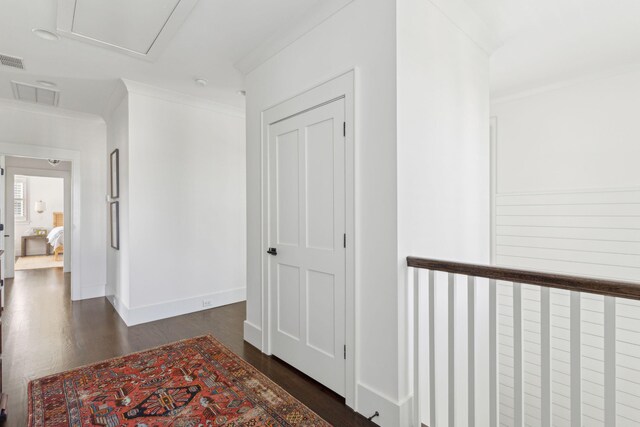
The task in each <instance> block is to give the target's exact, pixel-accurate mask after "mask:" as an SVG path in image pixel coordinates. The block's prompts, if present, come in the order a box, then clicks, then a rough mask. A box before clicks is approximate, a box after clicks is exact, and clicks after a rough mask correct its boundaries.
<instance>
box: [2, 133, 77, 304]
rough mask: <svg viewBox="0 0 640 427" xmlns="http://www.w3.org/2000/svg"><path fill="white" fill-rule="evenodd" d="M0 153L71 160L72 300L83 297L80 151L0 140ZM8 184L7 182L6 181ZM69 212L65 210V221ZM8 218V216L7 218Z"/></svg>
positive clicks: (70, 232) (70, 231)
mask: <svg viewBox="0 0 640 427" xmlns="http://www.w3.org/2000/svg"><path fill="white" fill-rule="evenodd" d="M0 154H2V155H4V156H13V157H32V158H36V159H59V160H66V161H69V162H71V180H70V182H71V188H70V190H71V191H70V196H71V210H70V212H69V213H68V215H69V220H70V224H71V228H70V230H68V232H69V234H70V236H69V238H70V239H71V240H70V241H71V247H72V249H71V266H70V269H71V301H78V300H81V299H82V288H81V285H80V275H81V271H80V231H81V230H80V213H81V209H80V208H81V202H82V200H81V194H80V188H81V182H82V180H81V176H80V152H79V151H76V150H67V149H64V148H53V147H44V146H39V145H27V144H13V143H4V142H0ZM5 184H6V182H5ZM66 217H67V213H66V212H65V221H66ZM5 220H6V218H5ZM66 238H67V230H65V240H66Z"/></svg>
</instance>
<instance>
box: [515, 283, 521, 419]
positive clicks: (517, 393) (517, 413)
mask: <svg viewBox="0 0 640 427" xmlns="http://www.w3.org/2000/svg"><path fill="white" fill-rule="evenodd" d="M513 393H514V394H513V405H514V406H513V422H514V426H515V427H522V425H523V421H524V402H523V401H524V394H523V364H522V285H521V284H520V283H514V284H513Z"/></svg>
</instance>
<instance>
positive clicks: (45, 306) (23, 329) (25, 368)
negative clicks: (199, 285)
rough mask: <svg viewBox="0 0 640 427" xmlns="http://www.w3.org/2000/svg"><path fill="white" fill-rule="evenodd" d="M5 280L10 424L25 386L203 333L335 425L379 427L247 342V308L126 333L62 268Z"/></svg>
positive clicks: (20, 419)
mask: <svg viewBox="0 0 640 427" xmlns="http://www.w3.org/2000/svg"><path fill="white" fill-rule="evenodd" d="M5 283H6V284H5V287H6V289H5V296H6V305H5V312H4V314H3V322H2V323H3V324H2V329H3V330H2V339H3V340H4V341H3V345H2V348H3V362H2V375H3V378H2V380H3V390H4V392H6V393H8V394H9V407H8V415H9V417H8V420H7V422H6V424H5V425H6V426H7V427H24V426H26V425H27V384H28V383H29V381H30V380H32V379H34V378H38V377H42V376H45V375H49V374H53V373H56V372H61V371H65V370H68V369H72V368H75V367H78V366H82V365H86V364H89V363H94V362H98V361H100V360H104V359H108V358H111V357H117V356H122V355H125V354H128V353H131V352H134V351H140V350H145V349H148V348H152V347H155V346H158V345H162V344H166V343H170V342H173V341H177V340H180V339H184V338H191V337H195V336H199V335H204V334H212V335H213V336H214V337H216V338H217V339H218V340H220V341H221V342H222V343H224V344H225V345H227V346H228V347H229V348H230V349H231V350H233V351H234V352H235V353H236V354H238V355H239V356H240V357H242V358H243V359H245V360H247V361H248V362H249V363H251V364H252V365H254V366H255V367H256V368H258V369H259V370H260V371H262V372H263V373H264V374H266V375H267V376H268V377H269V378H271V379H272V380H273V381H274V382H276V383H277V384H279V385H280V386H282V387H283V388H284V389H285V390H287V391H288V392H289V393H290V394H292V395H293V396H295V397H296V398H297V399H298V400H300V401H301V402H302V403H304V404H305V405H307V406H308V407H309V408H311V409H312V410H313V411H315V412H316V413H317V414H319V415H320V416H322V417H323V418H324V419H325V420H327V421H328V422H330V423H332V424H333V425H335V426H338V427H342V426H374V425H375V424H373V423H371V422H369V421H367V420H366V419H365V418H364V417H362V416H361V415H358V414H356V413H354V412H353V411H352V410H351V409H349V408H347V407H346V406H345V405H344V401H343V400H342V399H340V398H339V397H338V396H337V395H335V394H334V393H332V392H331V391H329V390H327V389H325V388H324V387H322V386H321V385H320V384H318V383H316V382H315V381H313V380H311V379H309V378H308V377H306V376H305V375H302V374H301V373H299V372H298V371H296V370H295V369H293V368H291V367H290V366H288V365H286V364H285V363H283V362H281V361H279V360H278V359H275V358H271V357H267V356H265V355H264V354H262V353H261V352H260V351H258V350H257V349H255V348H254V347H253V346H251V345H249V344H247V343H245V342H244V340H243V338H242V323H243V321H244V319H245V305H244V303H240V304H233V305H228V306H225V307H219V308H215V309H211V310H207V311H201V312H198V313H193V314H189V315H185V316H179V317H174V318H171V319H166V320H160V321H157V322H151V323H146V324H143V325H138V326H133V327H130V328H127V326H126V325H125V324H124V322H122V320H121V319H120V317H119V316H118V315H117V313H116V312H115V310H114V309H113V307H112V306H111V304H110V303H109V302H108V301H107V300H106V299H105V298H96V299H91V300H85V301H78V302H74V303H71V299H70V276H69V275H68V274H67V275H65V274H63V273H62V269H42V270H26V271H17V272H16V277H15V279H13V280H11V279H8V280H6V281H5Z"/></svg>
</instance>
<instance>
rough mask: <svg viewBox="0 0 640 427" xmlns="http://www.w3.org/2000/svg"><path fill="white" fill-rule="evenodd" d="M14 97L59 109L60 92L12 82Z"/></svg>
mask: <svg viewBox="0 0 640 427" xmlns="http://www.w3.org/2000/svg"><path fill="white" fill-rule="evenodd" d="M11 87H12V89H13V96H14V97H15V98H16V99H17V100H20V101H25V102H33V103H35V104H41V105H50V106H54V107H57V106H58V101H59V100H60V92H58V91H57V90H52V89H47V88H44V87H39V86H34V85H30V84H28V83H20V82H13V81H12V82H11Z"/></svg>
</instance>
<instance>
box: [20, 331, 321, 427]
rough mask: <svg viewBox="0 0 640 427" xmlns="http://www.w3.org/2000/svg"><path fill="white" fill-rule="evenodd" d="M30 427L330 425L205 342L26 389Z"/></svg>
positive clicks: (80, 371) (203, 339)
mask: <svg viewBox="0 0 640 427" xmlns="http://www.w3.org/2000/svg"><path fill="white" fill-rule="evenodd" d="M29 426H30V427H63V426H65V427H66V426H71V427H81V426H107V427H125V426H126V427H161V426H163V427H164V426H171V427H209V426H227V427H239V426H243V427H244V426H253V427H261V426H273V427H275V426H285V427H288V426H292V427H294V426H295V427H308V426H321V427H330V424H328V423H327V422H326V421H324V420H323V419H321V418H320V417H319V416H318V415H316V414H315V413H313V412H312V411H311V410H310V409H308V408H307V407H306V406H304V405H303V404H302V403H300V402H299V401H297V400H296V399H294V398H293V397H292V396H291V395H289V394H288V393H287V392H285V391H284V390H283V389H282V388H280V387H279V386H278V385H276V384H275V383H273V382H272V381H271V380H269V379H268V378H267V377H265V376H264V375H263V374H262V373H260V372H258V371H257V370H256V369H255V368H254V367H253V366H251V365H250V364H248V363H247V362H245V361H244V360H242V359H240V358H239V357H238V356H237V355H235V354H234V353H233V352H231V351H230V350H229V349H227V348H226V347H224V346H223V345H222V344H220V343H219V342H218V341H216V340H215V339H214V338H213V337H211V336H203V337H199V338H193V339H189V340H184V341H179V342H176V343H173V344H168V345H165V346H162V347H158V348H156V349H152V350H148V351H144V352H141V353H134V354H130V355H128V356H124V357H120V358H117V359H111V360H106V361H104V362H100V363H96V364H94V365H90V366H86V367H82V368H78V369H74V370H72V371H67V372H63V373H61V374H56V375H51V376H48V377H45V378H40V379H37V380H34V381H31V382H30V383H29Z"/></svg>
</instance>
